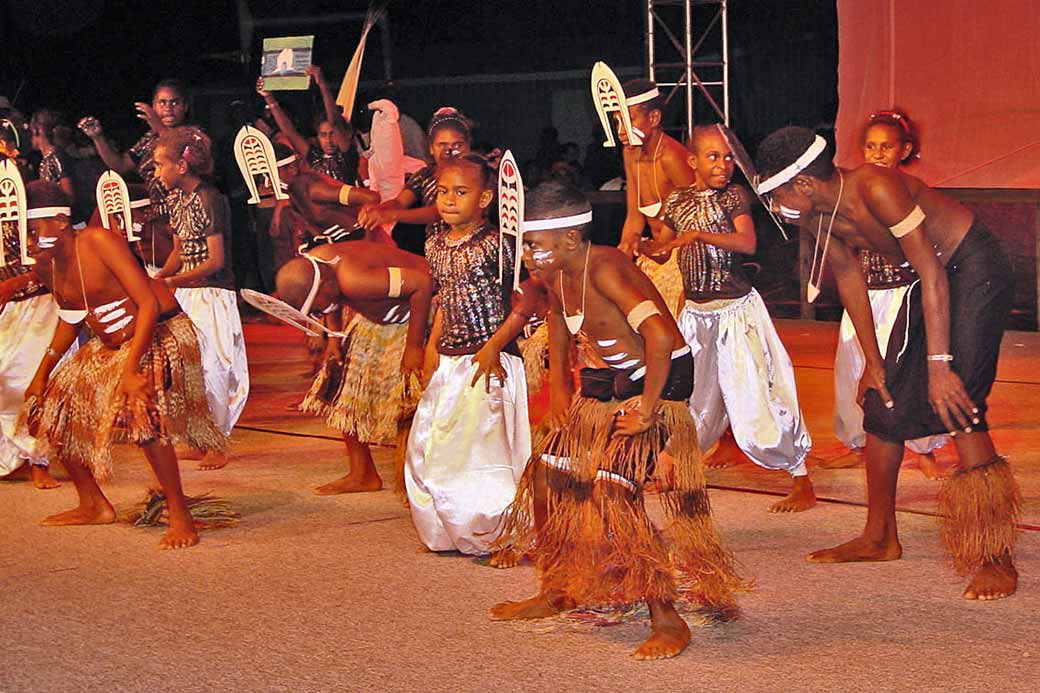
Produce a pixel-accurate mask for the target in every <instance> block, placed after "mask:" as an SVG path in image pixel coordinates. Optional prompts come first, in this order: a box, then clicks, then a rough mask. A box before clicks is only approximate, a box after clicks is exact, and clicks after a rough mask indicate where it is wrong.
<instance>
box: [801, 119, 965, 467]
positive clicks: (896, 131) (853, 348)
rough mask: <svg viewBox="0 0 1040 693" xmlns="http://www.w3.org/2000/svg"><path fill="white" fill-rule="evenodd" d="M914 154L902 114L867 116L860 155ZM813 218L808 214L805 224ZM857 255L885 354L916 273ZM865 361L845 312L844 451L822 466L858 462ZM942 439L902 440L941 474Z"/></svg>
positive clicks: (872, 158) (901, 160)
mask: <svg viewBox="0 0 1040 693" xmlns="http://www.w3.org/2000/svg"><path fill="white" fill-rule="evenodd" d="M917 158H918V142H917V133H916V129H915V128H914V126H913V123H912V122H911V121H910V119H909V118H907V116H906V115H905V114H903V113H900V112H899V111H881V112H879V113H875V114H874V115H872V116H870V119H869V120H868V121H867V124H866V125H865V126H864V129H863V159H864V160H865V161H866V162H867V163H868V164H874V165H875V166H884V167H887V168H897V167H902V166H904V165H905V164H909V163H912V162H913V161H915V160H916V159H917ZM907 175H909V174H907ZM816 221H818V220H816V219H814V218H813V215H810V216H809V217H807V224H806V227H807V228H808V227H809V226H811V224H813V223H815V222H816ZM859 259H860V263H861V266H862V268H863V274H864V275H865V276H866V279H867V295H868V296H870V310H871V313H872V314H873V316H874V327H875V328H876V329H877V338H878V346H879V347H880V349H881V356H882V358H884V356H885V349H886V347H887V346H888V338H889V336H890V335H891V334H892V326H893V323H894V322H895V319H896V316H897V315H898V314H899V307H900V306H901V305H902V303H903V298H904V297H905V296H906V292H907V291H909V289H910V285H911V284H913V282H914V279H915V277H914V274H913V272H911V271H909V268H907V267H901V266H899V265H894V264H892V263H890V262H888V261H887V260H885V257H884V256H883V255H880V254H878V253H874V252H871V251H869V250H860V251H859ZM865 365H866V361H865V359H864V356H863V349H861V348H860V346H859V342H858V341H857V339H856V328H854V327H853V326H852V320H850V319H849V314H848V311H846V312H845V313H844V314H843V315H842V318H841V330H840V332H839V336H838V349H837V352H836V353H835V355H834V433H835V435H836V436H837V437H838V440H840V441H841V442H842V443H844V444H845V447H847V448H848V449H849V452H848V453H847V454H845V455H841V456H840V457H838V458H836V459H834V460H830V461H825V462H821V464H820V466H821V467H824V468H827V469H841V468H845V467H854V466H857V465H859V464H862V462H863V444H864V442H865V440H866V433H865V432H864V431H863V409H862V407H860V406H859V403H858V402H857V401H856V400H857V395H858V392H857V389H858V387H859V380H860V378H861V377H862V376H863V368H864V366H865ZM946 442H947V437H946V436H928V437H926V438H920V439H918V440H909V441H907V443H906V446H907V447H908V448H909V449H910V450H911V451H913V452H914V453H916V454H917V455H918V460H919V461H918V466H919V467H920V469H921V472H922V473H923V474H924V475H925V476H926V477H928V478H929V479H942V478H944V477H946V476H947V474H948V473H947V471H946V470H945V469H943V468H942V467H941V466H940V465H939V463H938V462H937V461H936V459H935V455H934V453H933V450H936V449H938V448H941V447H942V446H943V445H945V444H946Z"/></svg>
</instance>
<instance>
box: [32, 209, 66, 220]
mask: <svg viewBox="0 0 1040 693" xmlns="http://www.w3.org/2000/svg"><path fill="white" fill-rule="evenodd" d="M59 214H64V215H65V216H67V217H68V216H72V208H71V207H36V208H35V209H30V210H29V211H28V212H26V213H25V218H26V219H45V218H47V217H56V216H58V215H59Z"/></svg>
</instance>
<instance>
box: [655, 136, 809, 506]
mask: <svg viewBox="0 0 1040 693" xmlns="http://www.w3.org/2000/svg"><path fill="white" fill-rule="evenodd" d="M690 152H691V153H690V166H691V167H692V168H693V169H694V171H695V172H696V174H697V181H696V183H694V184H693V185H691V186H688V187H685V188H679V189H677V190H675V191H674V192H673V193H672V194H671V195H669V196H668V200H667V201H666V202H665V219H666V221H667V223H668V224H670V225H671V226H672V227H673V228H674V229H675V231H676V233H677V234H678V237H677V238H676V239H675V240H674V241H672V242H671V243H669V244H667V245H666V246H665V248H666V250H667V249H676V248H677V249H678V255H679V269H680V270H681V271H682V277H683V287H684V290H685V292H686V306H685V308H684V309H683V311H682V314H681V315H680V316H679V329H680V330H682V333H683V336H684V337H685V338H686V342H687V343H688V344H689V345H690V348H691V349H692V350H693V359H694V389H693V397H692V398H691V399H690V412H691V413H692V414H693V418H694V420H695V421H696V422H697V437H698V440H699V442H700V444H701V451H702V452H703V451H706V450H707V449H708V448H710V447H711V446H712V445H714V444H715V442H716V441H718V439H719V437H720V436H721V435H722V433H723V432H724V431H725V430H726V427H727V425H731V426H732V428H733V437H734V438H735V440H736V442H737V445H739V446H740V448H741V450H743V451H744V453H745V454H746V455H747V456H748V457H750V458H751V459H752V461H754V462H755V464H757V465H759V466H760V467H764V468H766V469H778V470H782V471H785V472H787V473H788V474H790V475H791V476H792V477H793V479H794V486H793V488H792V489H791V493H790V494H789V495H788V496H787V497H786V498H784V499H782V500H780V501H778V502H777V503H775V504H774V505H773V506H772V507H771V508H770V512H799V511H802V510H807V509H808V508H811V507H812V506H813V505H815V504H816V496H815V494H814V492H813V487H812V482H811V481H810V480H809V472H808V470H807V469H806V467H805V458H806V456H807V455H808V454H809V450H810V448H811V447H812V439H811V438H810V437H809V431H808V430H807V429H806V427H805V421H804V419H803V417H802V412H801V410H800V409H799V408H798V393H797V391H796V387H795V381H794V367H793V366H792V364H791V359H790V357H789V356H788V355H787V350H786V349H784V345H783V343H782V342H781V341H780V337H779V335H777V333H776V328H775V327H774V326H773V321H772V319H770V317H769V312H768V311H767V310H766V305H765V302H764V301H763V300H762V297H761V296H759V295H758V292H757V291H755V289H754V287H752V286H751V282H750V281H749V280H748V278H747V276H746V275H745V274H744V271H743V269H742V267H741V263H740V256H741V255H743V254H747V255H750V254H752V253H754V252H755V242H756V239H755V227H754V222H752V220H751V208H750V194H749V193H748V191H747V190H746V189H745V188H743V187H742V186H740V185H736V184H734V183H731V179H732V177H733V166H734V161H733V153H732V152H731V151H730V148H729V144H728V143H727V140H726V137H725V136H724V135H723V132H722V130H721V129H720V127H719V126H715V125H709V126H703V127H698V128H696V129H695V130H694V134H693V139H692V140H691V141H690Z"/></svg>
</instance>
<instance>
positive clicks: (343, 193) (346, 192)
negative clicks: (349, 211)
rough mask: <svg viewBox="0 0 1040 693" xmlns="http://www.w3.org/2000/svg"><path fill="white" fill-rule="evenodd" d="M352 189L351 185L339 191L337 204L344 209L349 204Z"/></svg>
mask: <svg viewBox="0 0 1040 693" xmlns="http://www.w3.org/2000/svg"><path fill="white" fill-rule="evenodd" d="M353 188H354V186H353V185H344V186H343V187H342V188H340V189H339V203H340V204H341V205H343V206H344V207H346V206H347V205H349V204H350V191H351V190H352V189H353Z"/></svg>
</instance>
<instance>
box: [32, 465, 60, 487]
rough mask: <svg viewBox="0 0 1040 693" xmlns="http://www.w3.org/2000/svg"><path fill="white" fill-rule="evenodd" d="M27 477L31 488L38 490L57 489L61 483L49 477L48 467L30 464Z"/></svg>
mask: <svg viewBox="0 0 1040 693" xmlns="http://www.w3.org/2000/svg"><path fill="white" fill-rule="evenodd" d="M29 476H30V477H31V478H32V483H33V486H35V487H36V488H38V489H48V488H58V487H59V486H61V482H59V481H58V480H57V479H55V478H54V477H53V476H51V470H50V468H48V467H42V466H40V465H38V464H30V465H29Z"/></svg>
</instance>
